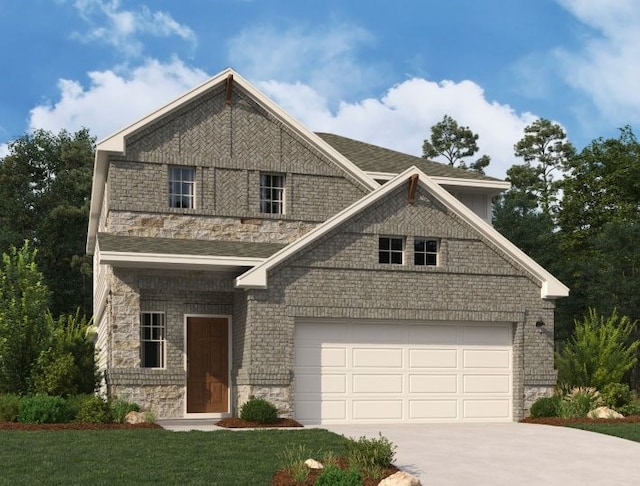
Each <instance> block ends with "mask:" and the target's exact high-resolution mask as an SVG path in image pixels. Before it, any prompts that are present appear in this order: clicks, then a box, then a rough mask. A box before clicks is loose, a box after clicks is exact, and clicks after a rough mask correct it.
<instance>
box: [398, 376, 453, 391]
mask: <svg viewBox="0 0 640 486" xmlns="http://www.w3.org/2000/svg"><path fill="white" fill-rule="evenodd" d="M457 392H458V375H409V393H457Z"/></svg>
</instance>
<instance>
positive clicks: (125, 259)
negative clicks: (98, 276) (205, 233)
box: [98, 251, 266, 272]
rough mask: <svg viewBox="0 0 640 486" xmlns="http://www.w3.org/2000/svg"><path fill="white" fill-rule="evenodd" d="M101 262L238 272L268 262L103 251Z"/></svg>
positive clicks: (126, 266)
mask: <svg viewBox="0 0 640 486" xmlns="http://www.w3.org/2000/svg"><path fill="white" fill-rule="evenodd" d="M99 255H100V256H99V262H98V263H100V264H103V265H111V266H113V267H121V268H152V269H162V270H205V271H214V272H238V271H243V270H246V269H247V268H251V267H254V266H256V265H259V264H261V263H264V262H265V261H266V258H238V257H227V256H208V255H176V254H173V253H138V252H120V251H101V252H100V253H99Z"/></svg>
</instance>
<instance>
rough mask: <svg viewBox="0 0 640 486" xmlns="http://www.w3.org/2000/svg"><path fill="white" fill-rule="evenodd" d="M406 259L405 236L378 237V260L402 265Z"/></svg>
mask: <svg viewBox="0 0 640 486" xmlns="http://www.w3.org/2000/svg"><path fill="white" fill-rule="evenodd" d="M403 260H404V238H399V237H389V236H381V237H380V238H379V239H378V262H379V263H396V264H399V265H402V263H403Z"/></svg>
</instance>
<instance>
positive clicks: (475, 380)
mask: <svg viewBox="0 0 640 486" xmlns="http://www.w3.org/2000/svg"><path fill="white" fill-rule="evenodd" d="M462 383H463V385H462V392H463V393H509V391H510V390H511V383H510V380H509V375H465V376H464V377H463V380H462Z"/></svg>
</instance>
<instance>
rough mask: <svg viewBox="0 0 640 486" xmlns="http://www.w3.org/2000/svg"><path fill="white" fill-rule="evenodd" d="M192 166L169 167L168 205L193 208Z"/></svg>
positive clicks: (193, 178)
mask: <svg viewBox="0 0 640 486" xmlns="http://www.w3.org/2000/svg"><path fill="white" fill-rule="evenodd" d="M195 176H196V170H195V168H194V167H177V166H171V167H169V207H170V208H189V209H190V208H194V207H195V205H194V203H195V178H196V177H195Z"/></svg>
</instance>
